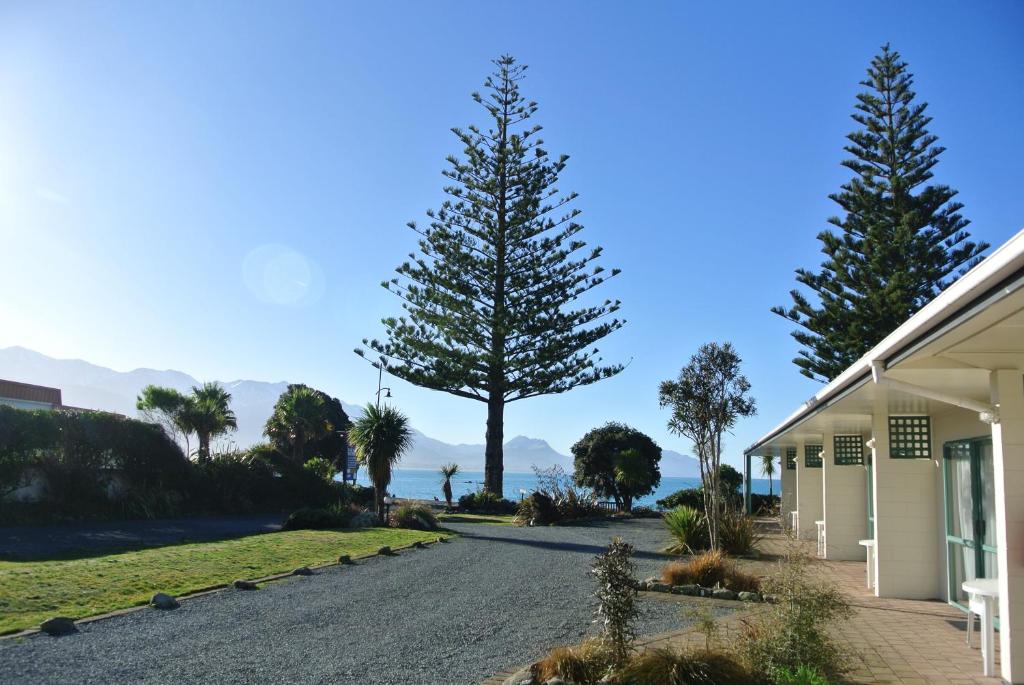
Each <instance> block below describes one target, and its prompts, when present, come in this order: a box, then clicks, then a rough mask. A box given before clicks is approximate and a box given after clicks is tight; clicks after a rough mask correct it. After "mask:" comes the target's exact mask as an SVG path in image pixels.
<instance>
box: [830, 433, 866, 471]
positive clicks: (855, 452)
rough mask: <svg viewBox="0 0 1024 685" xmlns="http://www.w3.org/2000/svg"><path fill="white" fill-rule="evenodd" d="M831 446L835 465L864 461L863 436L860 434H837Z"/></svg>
mask: <svg viewBox="0 0 1024 685" xmlns="http://www.w3.org/2000/svg"><path fill="white" fill-rule="evenodd" d="M833 446H834V448H835V463H836V465H837V466H849V465H850V464H863V463H864V438H863V437H861V436H860V435H837V436H835V438H833Z"/></svg>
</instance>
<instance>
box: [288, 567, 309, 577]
mask: <svg viewBox="0 0 1024 685" xmlns="http://www.w3.org/2000/svg"><path fill="white" fill-rule="evenodd" d="M292 575H293V576H311V575H313V571H312V570H310V568H309V567H308V566H300V567H298V568H297V569H295V570H294V571H292Z"/></svg>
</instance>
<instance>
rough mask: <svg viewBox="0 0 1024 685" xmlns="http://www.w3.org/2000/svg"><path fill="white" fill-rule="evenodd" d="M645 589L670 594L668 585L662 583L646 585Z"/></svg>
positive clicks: (670, 587)
mask: <svg viewBox="0 0 1024 685" xmlns="http://www.w3.org/2000/svg"><path fill="white" fill-rule="evenodd" d="M647 589H648V590H650V591H651V592H671V591H672V586H671V585H669V584H668V583H662V582H660V581H659V582H655V583H648V584H647Z"/></svg>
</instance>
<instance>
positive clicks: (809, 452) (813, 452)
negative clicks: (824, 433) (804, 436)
mask: <svg viewBox="0 0 1024 685" xmlns="http://www.w3.org/2000/svg"><path fill="white" fill-rule="evenodd" d="M804 466H806V467H807V468H809V469H820V468H821V445H804Z"/></svg>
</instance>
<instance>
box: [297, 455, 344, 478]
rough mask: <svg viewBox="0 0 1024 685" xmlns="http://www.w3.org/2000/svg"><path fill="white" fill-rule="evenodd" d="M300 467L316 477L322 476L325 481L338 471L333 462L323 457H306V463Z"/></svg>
mask: <svg viewBox="0 0 1024 685" xmlns="http://www.w3.org/2000/svg"><path fill="white" fill-rule="evenodd" d="M302 468H304V469H306V470H307V471H309V472H310V473H312V474H313V475H315V476H316V477H317V478H323V479H324V480H326V481H331V480H334V476H335V475H337V473H338V472H337V470H336V467H335V465H334V462H332V461H330V460H328V459H324V458H323V457H313V458H312V459H307V460H306V463H305V464H303V465H302Z"/></svg>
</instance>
